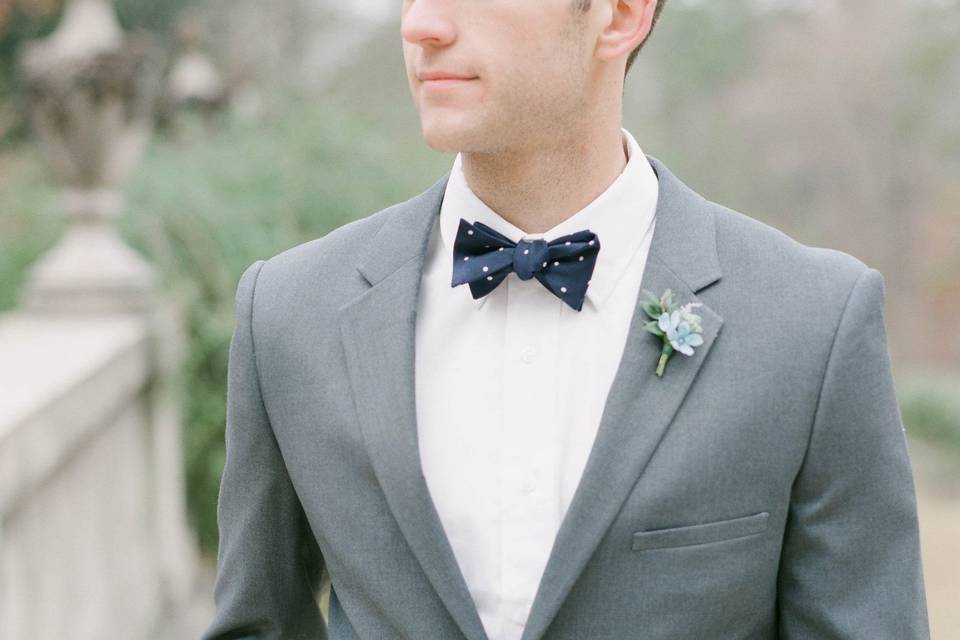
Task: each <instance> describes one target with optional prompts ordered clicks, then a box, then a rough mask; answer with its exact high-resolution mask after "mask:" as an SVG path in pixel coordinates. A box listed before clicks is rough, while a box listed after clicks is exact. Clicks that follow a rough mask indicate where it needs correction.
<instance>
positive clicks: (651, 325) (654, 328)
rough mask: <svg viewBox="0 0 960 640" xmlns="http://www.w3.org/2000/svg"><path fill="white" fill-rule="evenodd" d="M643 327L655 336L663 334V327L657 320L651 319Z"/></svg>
mask: <svg viewBox="0 0 960 640" xmlns="http://www.w3.org/2000/svg"><path fill="white" fill-rule="evenodd" d="M643 328H644V329H645V330H646V331H649V332H650V333H652V334H653V335H655V336H662V335H663V329H661V328H660V326H659V325H658V324H657V321H656V320H651V321H650V322H648V323H646V324H645V325H643Z"/></svg>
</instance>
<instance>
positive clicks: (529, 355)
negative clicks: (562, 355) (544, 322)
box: [520, 347, 537, 364]
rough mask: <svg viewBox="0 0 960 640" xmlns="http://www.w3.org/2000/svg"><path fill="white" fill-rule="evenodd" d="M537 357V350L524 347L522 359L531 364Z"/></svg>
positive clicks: (521, 354)
mask: <svg viewBox="0 0 960 640" xmlns="http://www.w3.org/2000/svg"><path fill="white" fill-rule="evenodd" d="M536 357H537V350H536V349H535V348H533V347H524V348H523V351H521V352H520V359H521V360H523V361H524V362H526V363H527V364H530V363H531V362H533V361H534V359H535V358H536Z"/></svg>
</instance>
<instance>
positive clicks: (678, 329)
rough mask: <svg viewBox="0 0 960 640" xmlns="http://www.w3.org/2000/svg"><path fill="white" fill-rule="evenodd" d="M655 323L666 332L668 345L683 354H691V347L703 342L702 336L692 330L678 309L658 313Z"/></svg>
mask: <svg viewBox="0 0 960 640" xmlns="http://www.w3.org/2000/svg"><path fill="white" fill-rule="evenodd" d="M657 325H658V326H659V327H660V329H661V330H662V331H663V332H664V333H665V334H666V337H667V339H668V340H669V341H670V345H671V346H672V347H673V348H674V349H676V350H677V351H679V352H680V353H682V354H683V355H685V356H692V355H693V347H698V346H700V345H701V344H703V336H702V335H700V334H699V333H695V332H694V331H693V328H692V327H691V326H690V323H689V322H687V320H685V319H684V318H683V317H682V316H681V313H680V310H676V311H674V312H673V313H667V312H664V313H662V314H660V317H659V318H658V319H657Z"/></svg>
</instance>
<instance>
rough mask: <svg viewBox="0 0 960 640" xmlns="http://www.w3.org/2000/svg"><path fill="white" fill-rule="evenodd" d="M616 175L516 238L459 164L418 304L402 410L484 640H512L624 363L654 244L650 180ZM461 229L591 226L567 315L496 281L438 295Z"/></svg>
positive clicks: (536, 295)
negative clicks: (585, 266)
mask: <svg viewBox="0 0 960 640" xmlns="http://www.w3.org/2000/svg"><path fill="white" fill-rule="evenodd" d="M621 130H622V133H623V136H622V138H623V143H624V151H625V152H626V153H627V157H628V162H627V165H626V167H625V168H624V170H623V172H622V173H621V174H620V175H619V176H618V177H617V179H616V180H614V182H613V183H612V184H611V185H610V186H609V187H608V188H607V190H606V191H604V192H603V193H602V194H600V196H598V197H597V198H596V199H595V200H594V201H593V202H591V203H590V204H588V205H587V206H586V207H584V208H583V209H581V210H580V211H579V212H577V213H576V214H574V215H573V216H571V217H570V218H568V219H566V220H564V221H563V222H561V223H560V224H558V225H557V226H555V227H553V228H552V229H550V230H549V231H546V232H545V233H524V232H523V231H522V230H520V229H519V228H517V227H515V226H514V225H512V224H511V223H509V222H507V221H506V220H504V219H503V218H502V217H500V216H499V215H498V214H497V213H496V212H494V211H493V210H492V209H490V208H489V207H488V206H487V205H486V204H484V202H483V201H481V200H480V199H479V198H478V197H477V196H476V195H475V194H474V193H473V192H472V191H471V190H470V187H469V186H468V185H467V182H466V179H465V176H464V174H463V170H462V165H461V156H460V154H457V157H456V160H455V161H454V165H453V170H452V171H451V174H450V179H449V182H448V183H447V187H446V191H445V194H444V198H443V203H442V205H441V209H440V215H439V220H438V222H437V223H435V224H438V225H439V231H440V233H436V231H437V228H436V227H434V232H433V234H432V238H431V242H430V246H429V248H428V253H427V256H426V263H425V265H424V271H423V279H422V281H421V287H420V294H419V298H418V300H417V305H418V306H417V324H416V375H415V380H416V407H417V429H418V438H419V450H420V458H421V463H422V466H423V473H424V477H425V479H426V482H427V486H428V488H429V490H430V495H431V498H432V499H433V502H434V505H435V506H436V508H437V512H438V514H439V516H440V520H441V522H442V524H443V527H444V530H445V532H446V534H447V537H448V538H449V540H450V544H451V546H452V548H453V551H454V554H455V556H456V558H457V562H458V563H459V565H460V569H461V571H462V573H463V576H464V578H465V579H466V582H467V586H468V588H469V590H470V593H471V596H472V597H473V600H474V602H475V604H476V606H477V609H478V611H479V613H480V618H481V620H482V622H483V625H484V628H485V629H486V632H487V635H488V637H489V638H490V640H516V639H518V638H520V636H521V633H522V631H523V627H524V624H525V623H526V620H527V616H528V614H529V612H530V606H531V604H532V602H533V598H534V595H535V594H536V591H537V588H538V586H539V584H540V578H541V576H542V574H543V570H544V568H545V567H546V563H547V558H548V557H549V555H550V551H551V549H552V547H553V541H554V538H555V537H556V534H557V531H558V529H559V528H560V523H561V521H562V520H563V516H564V514H565V513H566V510H567V507H568V505H569V504H570V500H571V498H572V497H573V494H574V492H575V490H576V488H577V484H578V482H579V481H580V476H581V474H582V473H583V469H584V466H585V464H586V461H587V457H588V455H589V453H590V449H591V447H592V446H593V441H594V437H595V436H596V433H597V427H598V426H599V424H600V416H601V414H602V412H603V408H604V405H605V403H606V399H607V393H608V391H609V390H610V386H611V383H612V382H613V378H614V374H615V373H616V370H617V367H618V365H619V363H620V358H621V356H622V354H623V347H624V344H625V343H626V338H627V330H628V329H629V325H630V321H631V318H632V315H633V311H634V307H635V305H636V302H637V296H638V294H639V290H640V282H641V278H642V277H643V270H644V266H645V264H646V260H647V253H648V250H649V247H650V240H651V238H652V237H653V229H654V212H655V210H656V205H657V192H658V183H657V178H656V174H655V173H654V172H653V169H652V167H651V166H650V164H649V162H648V161H647V159H646V156H644V154H643V152H642V150H641V149H640V147H639V145H638V144H637V141H636V140H635V139H634V138H633V136H632V135H631V134H630V133H629V132H628V131H627V130H626V129H621ZM460 218H464V219H466V220H467V221H468V222H471V223H473V222H477V221H480V222H483V223H484V224H486V225H489V226H490V227H492V228H493V229H495V230H497V231H499V232H500V233H502V234H504V235H505V236H507V237H508V238H510V239H511V240H513V241H517V240H520V239H528V240H532V239H535V238H543V239H545V240H546V241H548V242H549V241H550V240H552V239H554V238H556V237H559V236H562V235H566V234H569V233H573V232H575V231H579V230H582V229H589V230H590V231H593V232H594V233H596V234H597V237H598V239H599V241H600V251H599V253H598V255H597V263H596V266H595V267H594V271H593V274H592V276H591V281H590V284H589V286H588V287H587V294H586V300H585V301H584V304H583V308H582V309H581V310H580V311H579V312H577V311H575V310H574V309H572V308H571V307H569V306H568V305H567V304H566V303H564V302H563V301H562V300H560V298H558V297H556V296H555V295H554V294H552V293H550V291H548V290H547V289H546V288H545V287H544V286H543V285H542V284H540V282H538V281H537V280H536V279H535V278H531V279H530V280H526V281H523V280H520V279H519V278H518V277H517V275H516V274H515V273H510V274H509V275H508V276H507V277H506V279H504V280H503V282H501V283H500V285H499V286H498V287H497V288H496V289H494V290H493V291H492V292H491V293H489V294H487V295H486V296H484V297H482V298H480V299H478V300H474V299H473V298H472V297H471V294H470V288H469V285H467V284H463V285H460V286H458V287H451V280H452V277H453V242H454V239H455V237H456V232H457V226H458V224H459V221H460Z"/></svg>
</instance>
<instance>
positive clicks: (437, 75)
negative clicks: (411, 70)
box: [419, 71, 476, 82]
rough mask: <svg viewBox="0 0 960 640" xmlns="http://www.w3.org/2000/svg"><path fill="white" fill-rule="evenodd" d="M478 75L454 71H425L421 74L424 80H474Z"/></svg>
mask: <svg viewBox="0 0 960 640" xmlns="http://www.w3.org/2000/svg"><path fill="white" fill-rule="evenodd" d="M475 77H476V76H467V75H463V74H460V73H454V72H452V71H425V72H423V73H421V74H420V75H419V78H420V80H421V81H422V82H429V81H431V80H473V79H474V78H475Z"/></svg>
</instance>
